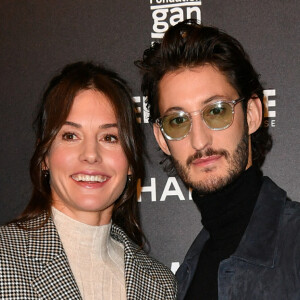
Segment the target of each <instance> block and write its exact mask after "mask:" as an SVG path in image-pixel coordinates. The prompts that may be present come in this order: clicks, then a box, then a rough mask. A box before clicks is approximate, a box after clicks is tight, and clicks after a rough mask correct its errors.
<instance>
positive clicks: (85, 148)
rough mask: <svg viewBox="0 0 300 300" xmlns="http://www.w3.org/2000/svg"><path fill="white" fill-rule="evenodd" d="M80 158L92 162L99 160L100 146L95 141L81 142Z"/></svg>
mask: <svg viewBox="0 0 300 300" xmlns="http://www.w3.org/2000/svg"><path fill="white" fill-rule="evenodd" d="M80 160H81V161H84V162H87V163H90V164H93V163H97V162H100V161H101V153H100V147H99V145H98V143H97V141H92V140H89V141H85V142H84V143H83V144H82V149H81V153H80Z"/></svg>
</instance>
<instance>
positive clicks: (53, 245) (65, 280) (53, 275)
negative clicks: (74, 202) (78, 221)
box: [27, 215, 81, 299]
mask: <svg viewBox="0 0 300 300" xmlns="http://www.w3.org/2000/svg"><path fill="white" fill-rule="evenodd" d="M45 220H46V215H43V216H41V217H40V218H38V219H36V220H34V221H32V222H31V224H30V225H29V226H31V227H37V226H38V225H39V224H41V222H45ZM27 255H28V257H29V258H30V259H31V260H32V262H33V264H32V265H33V266H35V268H36V270H35V271H34V273H35V274H36V277H35V279H34V280H33V282H32V286H33V287H34V289H35V290H36V292H37V294H38V296H39V297H40V298H42V299H81V296H80V292H79V289H78V287H77V284H76V282H75V279H74V277H73V274H72V271H71V269H70V266H69V263H68V260H67V256H66V254H65V252H64V249H63V246H62V243H61V241H60V239H59V235H58V233H57V230H56V228H55V226H54V224H53V222H52V220H51V218H49V219H48V220H47V221H46V223H45V225H44V226H42V227H40V228H38V229H36V230H30V231H28V247H27Z"/></svg>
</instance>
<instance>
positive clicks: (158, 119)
mask: <svg viewBox="0 0 300 300" xmlns="http://www.w3.org/2000/svg"><path fill="white" fill-rule="evenodd" d="M243 100H245V98H238V99H236V100H231V101H226V100H219V101H216V102H213V103H210V104H207V105H205V107H203V109H200V110H196V111H193V112H190V113H189V112H185V111H183V110H180V111H178V114H180V113H182V114H185V115H186V116H187V117H188V118H189V120H190V122H191V123H190V128H189V130H188V132H187V133H186V134H185V135H184V136H182V137H178V138H172V137H170V136H169V135H168V134H167V133H166V132H165V131H164V128H163V118H164V117H166V116H168V115H164V116H162V117H159V118H157V119H156V120H155V123H156V124H157V125H158V127H159V128H160V131H161V132H162V134H163V135H164V137H165V138H166V139H168V140H169V141H180V140H182V139H184V138H185V137H187V136H188V135H189V133H190V132H191V130H192V126H193V118H192V116H194V115H198V114H200V115H201V119H202V121H203V123H204V124H205V125H206V127H208V128H209V129H211V130H214V131H219V130H224V129H227V128H228V127H230V126H231V125H232V123H233V120H234V112H235V111H234V108H235V106H236V105H237V104H238V103H240V102H241V101H243ZM219 103H227V104H229V105H230V106H231V113H232V120H231V122H230V124H228V125H226V126H224V127H222V128H211V127H210V126H209V125H208V124H207V123H206V121H205V119H204V118H203V111H204V110H205V109H206V108H207V107H208V106H210V105H214V104H219Z"/></svg>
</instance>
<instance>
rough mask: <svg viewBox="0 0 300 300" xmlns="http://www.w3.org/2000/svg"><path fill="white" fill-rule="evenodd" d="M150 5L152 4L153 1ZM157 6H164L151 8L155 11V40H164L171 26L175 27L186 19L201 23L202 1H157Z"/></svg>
mask: <svg viewBox="0 0 300 300" xmlns="http://www.w3.org/2000/svg"><path fill="white" fill-rule="evenodd" d="M175 2H176V3H175ZM166 3H167V4H166ZM170 3H171V4H170ZM150 4H152V1H151V3H150ZM156 4H162V5H151V6H150V9H151V10H152V11H153V12H152V18H153V28H152V29H153V32H152V33H151V38H153V39H161V38H163V36H164V33H165V32H166V31H167V29H168V28H169V26H170V25H171V26H174V25H176V24H177V23H178V22H181V21H183V20H184V19H191V18H193V19H196V20H198V21H199V23H201V10H200V6H201V1H195V2H193V1H184V0H176V1H174V0H156Z"/></svg>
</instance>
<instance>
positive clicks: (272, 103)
mask: <svg viewBox="0 0 300 300" xmlns="http://www.w3.org/2000/svg"><path fill="white" fill-rule="evenodd" d="M272 96H276V90H274V89H272V90H264V108H265V112H264V117H265V118H275V117H276V111H275V110H270V109H269V108H270V107H276V100H275V99H272V100H270V99H269V97H272Z"/></svg>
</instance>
